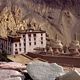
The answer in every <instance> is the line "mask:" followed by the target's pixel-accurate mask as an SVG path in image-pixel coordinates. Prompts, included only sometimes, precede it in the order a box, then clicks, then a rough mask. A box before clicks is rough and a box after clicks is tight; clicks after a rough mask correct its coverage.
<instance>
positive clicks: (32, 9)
mask: <svg viewBox="0 0 80 80" xmlns="http://www.w3.org/2000/svg"><path fill="white" fill-rule="evenodd" d="M29 22H30V23H31V24H32V26H35V27H41V29H44V30H46V32H47V33H48V34H49V37H50V38H51V39H54V36H55V34H56V33H57V34H59V37H60V39H61V40H62V41H63V42H64V43H69V42H70V41H71V39H72V38H73V35H74V33H75V32H77V33H78V34H80V28H79V26H80V1H79V0H0V35H1V36H6V35H7V34H8V33H9V31H14V32H15V31H16V30H18V29H19V28H20V27H21V26H24V28H26V27H27V23H29ZM78 36H79V35H78Z"/></svg>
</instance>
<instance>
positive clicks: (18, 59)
mask: <svg viewBox="0 0 80 80" xmlns="http://www.w3.org/2000/svg"><path fill="white" fill-rule="evenodd" d="M7 58H8V59H10V60H11V61H14V62H18V63H21V64H28V63H29V62H31V61H32V59H31V58H29V57H27V56H26V57H25V56H23V55H20V54H17V55H15V56H14V55H8V56H7Z"/></svg>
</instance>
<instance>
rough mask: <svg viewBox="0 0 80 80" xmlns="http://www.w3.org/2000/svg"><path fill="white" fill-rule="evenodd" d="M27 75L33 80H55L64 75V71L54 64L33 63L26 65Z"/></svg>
mask: <svg viewBox="0 0 80 80" xmlns="http://www.w3.org/2000/svg"><path fill="white" fill-rule="evenodd" d="M27 71H28V74H29V75H30V76H31V78H32V79H33V80H55V78H56V77H59V76H60V75H63V74H64V70H63V68H62V67H61V66H59V65H57V64H56V63H53V64H49V63H47V62H41V61H37V60H35V61H33V62H30V63H29V64H28V65H27Z"/></svg>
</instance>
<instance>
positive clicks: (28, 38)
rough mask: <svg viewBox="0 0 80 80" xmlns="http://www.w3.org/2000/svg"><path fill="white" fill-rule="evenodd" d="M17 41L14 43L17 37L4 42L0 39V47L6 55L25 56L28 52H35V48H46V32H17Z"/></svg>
mask: <svg viewBox="0 0 80 80" xmlns="http://www.w3.org/2000/svg"><path fill="white" fill-rule="evenodd" d="M18 34H19V36H20V37H19V38H20V40H19V41H16V39H17V38H18V37H14V39H15V41H13V38H12V37H10V39H9V40H8V39H7V40H5V39H1V38H0V46H2V47H0V48H1V49H2V50H3V51H5V52H6V53H7V54H13V55H15V54H27V53H28V52H36V50H34V49H35V48H38V47H39V48H46V32H45V31H35V30H28V31H27V30H26V31H22V32H21V31H19V32H18ZM11 40H12V41H13V42H12V41H11Z"/></svg>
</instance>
